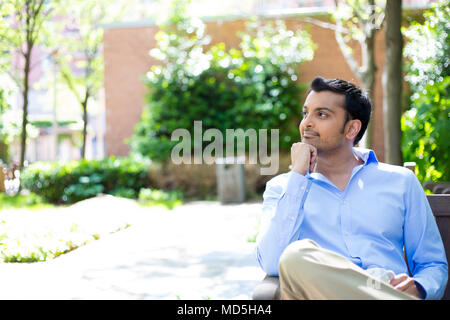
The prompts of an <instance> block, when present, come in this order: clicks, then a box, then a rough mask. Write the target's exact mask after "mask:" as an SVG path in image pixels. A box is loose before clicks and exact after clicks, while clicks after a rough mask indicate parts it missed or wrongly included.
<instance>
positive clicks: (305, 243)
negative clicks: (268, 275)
mask: <svg viewBox="0 0 450 320" xmlns="http://www.w3.org/2000/svg"><path fill="white" fill-rule="evenodd" d="M279 276H280V288H281V298H282V299H285V300H309V299H313V300H322V299H326V300H337V299H339V300H345V299H351V300H369V299H381V300H392V299H397V300H399V299H401V300H405V299H407V300H414V299H417V298H415V297H413V296H411V295H409V294H406V293H404V292H401V291H399V290H397V289H395V288H394V287H393V286H391V285H390V284H387V283H385V282H381V281H378V280H377V279H376V278H374V277H372V276H371V275H369V274H368V273H367V272H366V271H365V270H363V269H361V268H360V267H358V266H357V265H355V264H354V263H352V262H351V261H350V260H348V259H347V258H345V257H344V256H342V255H340V254H337V253H335V252H333V251H330V250H326V249H323V248H321V247H320V246H319V245H318V244H317V243H315V242H314V241H312V240H309V239H305V240H299V241H295V242H293V243H291V244H290V245H289V246H288V247H287V248H286V249H285V250H284V252H283V254H282V255H281V257H280V265H279Z"/></svg>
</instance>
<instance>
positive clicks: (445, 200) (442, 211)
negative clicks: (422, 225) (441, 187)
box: [427, 194, 450, 300]
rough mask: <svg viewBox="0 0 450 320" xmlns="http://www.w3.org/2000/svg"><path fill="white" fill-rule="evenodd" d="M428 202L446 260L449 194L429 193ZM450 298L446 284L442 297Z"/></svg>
mask: <svg viewBox="0 0 450 320" xmlns="http://www.w3.org/2000/svg"><path fill="white" fill-rule="evenodd" d="M427 199H428V202H429V203H430V207H431V211H433V214H434V217H435V218H436V224H437V226H438V228H439V232H440V233H441V237H442V242H443V243H444V248H445V254H446V255H447V260H449V259H450V194H430V195H427ZM442 299H444V300H450V286H449V285H447V289H446V290H445V293H444V296H443V298H442Z"/></svg>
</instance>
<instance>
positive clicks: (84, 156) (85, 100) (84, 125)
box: [81, 90, 89, 159]
mask: <svg viewBox="0 0 450 320" xmlns="http://www.w3.org/2000/svg"><path fill="white" fill-rule="evenodd" d="M88 100H89V90H86V94H85V96H84V100H83V102H82V103H81V106H82V108H83V145H82V147H81V158H82V159H85V158H86V135H87V122H88V114H87V104H88Z"/></svg>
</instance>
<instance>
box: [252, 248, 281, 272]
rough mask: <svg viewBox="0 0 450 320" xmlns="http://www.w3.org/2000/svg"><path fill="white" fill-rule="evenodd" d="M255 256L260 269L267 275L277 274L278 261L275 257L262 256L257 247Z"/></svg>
mask: <svg viewBox="0 0 450 320" xmlns="http://www.w3.org/2000/svg"><path fill="white" fill-rule="evenodd" d="M256 258H257V260H258V264H259V266H260V267H261V269H262V270H263V271H264V272H265V273H266V274H268V275H269V276H278V261H277V259H275V258H271V257H264V258H263V256H262V255H261V253H260V251H259V249H257V250H256Z"/></svg>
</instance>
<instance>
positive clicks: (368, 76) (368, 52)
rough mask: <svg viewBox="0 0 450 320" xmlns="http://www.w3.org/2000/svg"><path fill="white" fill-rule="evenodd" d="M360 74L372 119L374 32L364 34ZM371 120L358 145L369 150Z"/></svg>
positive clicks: (374, 68)
mask: <svg viewBox="0 0 450 320" xmlns="http://www.w3.org/2000/svg"><path fill="white" fill-rule="evenodd" d="M361 49H362V60H363V61H362V66H363V69H362V72H361V82H362V86H363V89H364V91H366V92H367V94H368V96H369V99H370V102H371V103H372V118H373V114H374V111H375V110H374V109H375V104H374V96H375V94H374V89H375V74H376V72H377V66H376V64H375V50H374V49H375V30H373V31H371V32H370V33H369V34H366V37H365V39H364V42H363V45H362V48H361ZM372 123H373V119H371V120H370V121H369V124H368V126H367V129H366V132H365V134H364V136H363V137H362V139H361V141H360V143H359V145H360V146H361V147H364V148H371V147H372V146H373V129H372V128H373V127H372Z"/></svg>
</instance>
